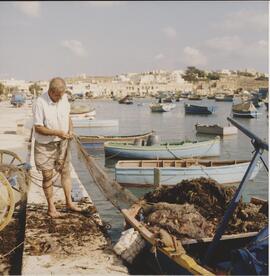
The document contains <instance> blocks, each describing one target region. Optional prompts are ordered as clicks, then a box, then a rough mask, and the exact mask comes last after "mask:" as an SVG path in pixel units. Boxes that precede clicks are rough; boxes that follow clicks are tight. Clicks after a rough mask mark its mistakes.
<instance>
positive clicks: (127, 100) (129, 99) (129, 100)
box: [118, 95, 133, 104]
mask: <svg viewBox="0 0 270 276" xmlns="http://www.w3.org/2000/svg"><path fill="white" fill-rule="evenodd" d="M118 103H120V104H133V100H132V97H130V96H129V95H127V96H125V97H124V98H122V99H121V100H119V101H118Z"/></svg>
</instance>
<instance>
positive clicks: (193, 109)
mask: <svg viewBox="0 0 270 276" xmlns="http://www.w3.org/2000/svg"><path fill="white" fill-rule="evenodd" d="M214 110H215V108H214V106H203V105H194V104H185V113H187V114H212V113H213V112H214Z"/></svg>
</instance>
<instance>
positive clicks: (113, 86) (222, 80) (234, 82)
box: [0, 67, 268, 100]
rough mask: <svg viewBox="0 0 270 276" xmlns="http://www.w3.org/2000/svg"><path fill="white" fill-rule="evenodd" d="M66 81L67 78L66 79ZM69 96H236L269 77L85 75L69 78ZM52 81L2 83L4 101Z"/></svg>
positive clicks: (191, 71) (226, 73)
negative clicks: (234, 94) (166, 93)
mask: <svg viewBox="0 0 270 276" xmlns="http://www.w3.org/2000/svg"><path fill="white" fill-rule="evenodd" d="M62 77H63V76H62ZM65 80H66V82H67V93H69V94H70V95H75V96H78V97H84V98H93V99H95V98H122V97H124V96H126V95H130V96H132V97H149V96H150V97H151V96H157V94H158V93H160V92H170V93H173V94H179V93H181V92H193V93H196V94H199V95H201V96H207V95H215V94H218V93H225V94H226V93H227V94H233V93H234V92H237V91H239V90H240V91H241V90H242V91H249V92H251V91H254V90H258V89H259V88H267V87H268V75H267V74H264V73H261V72H257V71H256V70H251V69H250V70H249V69H244V70H241V71H240V70H237V71H234V70H228V69H223V70H219V71H204V70H200V69H197V68H196V67H187V69H186V70H174V71H165V70H154V71H150V72H143V73H127V74H119V75H116V76H88V75H87V74H81V75H78V76H73V77H65ZM48 85H49V80H35V81H33V80H32V81H25V80H15V79H2V80H0V100H1V99H2V100H5V99H6V98H10V97H11V96H12V94H14V93H18V92H20V93H24V94H26V95H27V96H28V97H31V95H33V94H34V93H37V94H41V93H42V92H45V91H47V89H48Z"/></svg>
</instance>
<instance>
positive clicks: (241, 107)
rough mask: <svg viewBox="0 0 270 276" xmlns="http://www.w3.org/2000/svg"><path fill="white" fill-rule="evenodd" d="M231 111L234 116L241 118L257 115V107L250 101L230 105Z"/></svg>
mask: <svg viewBox="0 0 270 276" xmlns="http://www.w3.org/2000/svg"><path fill="white" fill-rule="evenodd" d="M232 113H233V116H234V117H242V118H255V117H257V109H256V108H255V106H254V105H253V104H252V102H244V103H240V104H234V105H233V106H232Z"/></svg>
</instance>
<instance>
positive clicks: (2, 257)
mask: <svg viewBox="0 0 270 276" xmlns="http://www.w3.org/2000/svg"><path fill="white" fill-rule="evenodd" d="M23 244H24V241H22V242H21V243H19V244H18V245H16V246H15V247H13V248H12V249H11V250H10V251H9V252H7V253H5V254H4V255H1V256H0V259H4V258H5V257H6V256H9V255H10V254H11V253H12V252H14V251H15V250H16V249H17V248H18V247H20V246H21V245H23Z"/></svg>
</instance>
